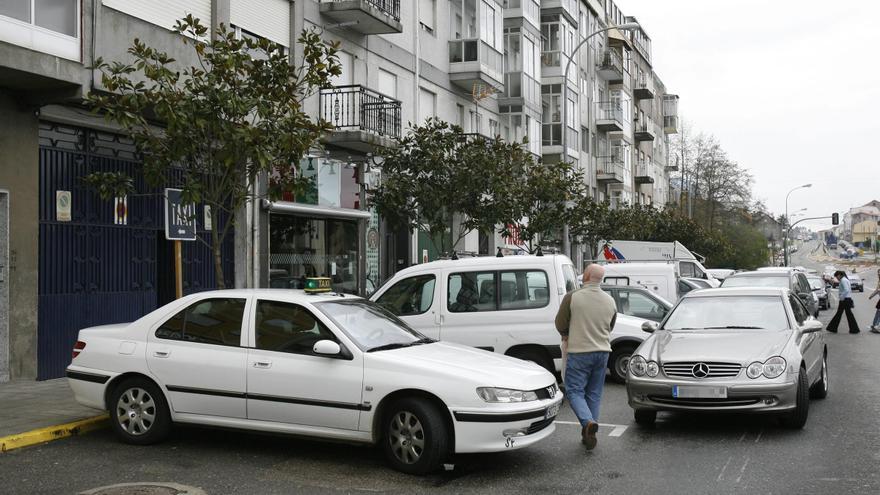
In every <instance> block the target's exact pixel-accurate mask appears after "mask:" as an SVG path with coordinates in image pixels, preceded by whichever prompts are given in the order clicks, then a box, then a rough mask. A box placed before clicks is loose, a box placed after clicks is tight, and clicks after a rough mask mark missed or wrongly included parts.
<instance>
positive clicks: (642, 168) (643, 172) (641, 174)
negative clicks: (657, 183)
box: [633, 160, 654, 184]
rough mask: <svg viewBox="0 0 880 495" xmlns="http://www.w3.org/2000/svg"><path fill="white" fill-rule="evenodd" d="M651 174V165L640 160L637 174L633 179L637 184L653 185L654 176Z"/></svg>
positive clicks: (637, 164) (637, 165)
mask: <svg viewBox="0 0 880 495" xmlns="http://www.w3.org/2000/svg"><path fill="white" fill-rule="evenodd" d="M651 172H652V171H651V165H650V163H649V162H648V161H647V160H639V161H638V162H637V163H636V173H635V175H634V176H633V179H634V180H635V182H636V184H653V183H654V175H653V174H652V173H651Z"/></svg>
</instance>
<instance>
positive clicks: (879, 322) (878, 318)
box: [871, 308, 880, 327]
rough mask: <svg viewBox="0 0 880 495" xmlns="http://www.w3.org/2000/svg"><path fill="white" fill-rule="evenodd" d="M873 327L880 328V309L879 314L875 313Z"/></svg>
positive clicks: (879, 309)
mask: <svg viewBox="0 0 880 495" xmlns="http://www.w3.org/2000/svg"><path fill="white" fill-rule="evenodd" d="M871 326H872V327H880V308H878V309H877V312H876V313H874V323H872V324H871Z"/></svg>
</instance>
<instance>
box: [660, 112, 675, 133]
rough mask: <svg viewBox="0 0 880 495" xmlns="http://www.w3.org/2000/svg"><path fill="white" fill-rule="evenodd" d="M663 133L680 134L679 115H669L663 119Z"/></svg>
mask: <svg viewBox="0 0 880 495" xmlns="http://www.w3.org/2000/svg"><path fill="white" fill-rule="evenodd" d="M663 132H665V133H666V134H678V116H677V115H667V116H665V117H663Z"/></svg>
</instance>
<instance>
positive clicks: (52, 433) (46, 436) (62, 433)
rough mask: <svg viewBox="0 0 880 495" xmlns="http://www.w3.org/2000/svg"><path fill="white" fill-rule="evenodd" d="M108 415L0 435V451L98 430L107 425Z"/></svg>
mask: <svg viewBox="0 0 880 495" xmlns="http://www.w3.org/2000/svg"><path fill="white" fill-rule="evenodd" d="M107 419H108V416H107V415H106V414H102V415H100V416H94V417H91V418H86V419H80V420H77V421H71V422H70V423H64V424H61V425H55V426H47V427H45V428H39V429H36V430H31V431H26V432H24V433H16V434H15V435H9V436H5V437H0V452H8V451H10V450H15V449H20V448H22V447H29V446H31V445H37V444H40V443H45V442H51V441H52V440H58V439H59V438H66V437H70V436H74V435H81V434H83V433H87V432H89V431H93V430H99V429H101V428H104V427H106V426H107Z"/></svg>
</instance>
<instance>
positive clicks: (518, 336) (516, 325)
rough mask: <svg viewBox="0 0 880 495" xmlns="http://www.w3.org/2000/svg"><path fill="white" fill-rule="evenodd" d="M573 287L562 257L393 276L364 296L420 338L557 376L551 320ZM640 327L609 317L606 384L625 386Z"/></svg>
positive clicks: (440, 265) (485, 260) (574, 278)
mask: <svg viewBox="0 0 880 495" xmlns="http://www.w3.org/2000/svg"><path fill="white" fill-rule="evenodd" d="M579 287H580V283H579V275H578V274H576V272H575V269H574V264H573V263H572V262H571V260H570V259H569V258H568V257H567V256H563V255H545V256H505V257H503V258H497V257H494V256H493V257H479V258H462V259H458V260H442V261H432V262H430V263H423V264H421V265H416V266H412V267H409V268H406V269H404V270H401V271H399V272H397V273H396V274H395V275H394V276H393V277H392V278H391V279H390V280H388V281H387V282H386V283H385V284H383V285H382V286H381V287H379V289H378V290H377V291H376V292H375V293H374V294H373V295H372V296H370V299H371V300H372V301H375V302H377V303H378V304H380V305H381V306H382V307H384V308H385V309H387V310H389V311H390V312H392V313H394V314H395V315H397V316H399V317H400V318H401V319H402V320H403V321H405V322H406V323H407V324H409V325H410V326H412V327H413V328H415V329H416V330H418V331H419V332H421V333H423V334H425V335H427V336H428V337H431V338H435V339H439V340H445V341H450V342H456V343H459V344H465V345H469V346H473V347H477V348H480V349H485V350H487V351H492V352H497V353H501V354H506V355H509V356H514V357H518V358H520V359H525V360H528V361H533V362H536V363H538V364H540V365H541V366H543V367H544V368H546V369H548V370H550V371H561V370H560V367H561V363H562V353H561V350H560V347H559V342H560V339H559V333H558V332H557V331H556V327H555V325H554V320H555V319H556V313H557V311H558V310H559V305H560V303H561V302H562V297H563V296H564V295H565V294H566V293H567V292H569V291H572V290H575V289H577V288H579ZM645 321H647V320H643V319H641V318H635V317H632V316H627V315H623V314H618V315H617V323H616V325H615V327H614V331H613V332H612V335H611V337H612V343H611V345H612V353H614V352H616V354H613V355H612V357H611V358H610V359H609V368H611V371H612V378H614V379H617V380H621V379H622V380H625V379H626V363H627V362H628V361H629V355H630V354H631V353H632V351H633V350H635V348H636V347H638V345H639V344H640V343H641V342H642V341H643V340H644V339H645V338H647V337H648V335H649V334H647V333H645V332H644V331H642V323H644V322H645Z"/></svg>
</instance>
